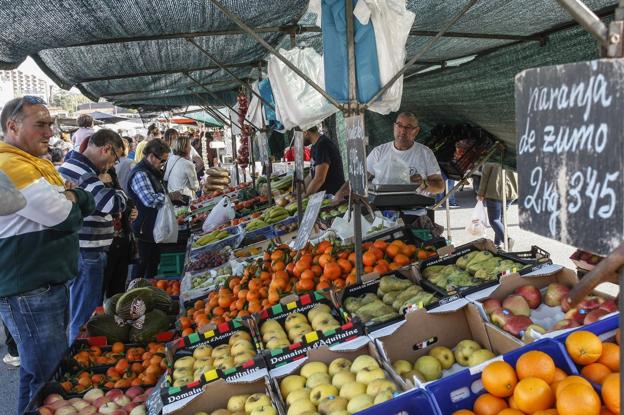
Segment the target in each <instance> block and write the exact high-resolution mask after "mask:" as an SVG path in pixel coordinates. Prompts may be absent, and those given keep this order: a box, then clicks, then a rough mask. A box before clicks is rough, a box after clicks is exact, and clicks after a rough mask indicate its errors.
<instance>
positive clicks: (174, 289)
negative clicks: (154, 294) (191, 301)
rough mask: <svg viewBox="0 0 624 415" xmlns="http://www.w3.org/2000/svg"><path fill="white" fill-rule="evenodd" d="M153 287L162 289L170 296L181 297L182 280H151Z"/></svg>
mask: <svg viewBox="0 0 624 415" xmlns="http://www.w3.org/2000/svg"><path fill="white" fill-rule="evenodd" d="M151 282H152V285H153V286H154V287H156V288H160V289H161V290H163V291H164V292H166V293H167V294H169V295H170V296H172V297H174V296H179V295H180V280H155V279H152V280H151Z"/></svg>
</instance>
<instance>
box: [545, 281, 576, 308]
mask: <svg viewBox="0 0 624 415" xmlns="http://www.w3.org/2000/svg"><path fill="white" fill-rule="evenodd" d="M569 292H570V289H569V288H568V287H566V286H565V285H563V284H558V283H556V282H553V283H551V284H548V288H546V294H544V304H546V305H547V306H550V307H557V306H559V305H561V299H562V298H563V296H564V295H567V294H568V293H569Z"/></svg>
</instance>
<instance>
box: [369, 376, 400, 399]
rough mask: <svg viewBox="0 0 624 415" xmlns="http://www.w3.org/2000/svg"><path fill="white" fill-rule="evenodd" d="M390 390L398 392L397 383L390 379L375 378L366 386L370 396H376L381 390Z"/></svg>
mask: <svg viewBox="0 0 624 415" xmlns="http://www.w3.org/2000/svg"><path fill="white" fill-rule="evenodd" d="M385 390H389V391H390V392H396V390H397V387H396V385H395V384H394V383H393V382H391V381H389V380H388V379H375V380H374V381H372V382H371V383H369V384H368V386H367V387H366V394H367V395H370V396H376V395H378V394H379V392H382V391H385Z"/></svg>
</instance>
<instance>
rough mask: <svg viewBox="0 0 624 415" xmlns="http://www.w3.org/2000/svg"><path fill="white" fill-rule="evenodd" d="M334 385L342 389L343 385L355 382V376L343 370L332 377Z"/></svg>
mask: <svg viewBox="0 0 624 415" xmlns="http://www.w3.org/2000/svg"><path fill="white" fill-rule="evenodd" d="M331 381H332V385H334V386H335V387H337V388H338V389H340V388H342V386H343V385H345V384H347V383H349V382H355V375H354V374H353V373H351V372H350V371H349V370H348V369H347V370H341V371H340V372H338V373H336V374H334V376H332V380H331Z"/></svg>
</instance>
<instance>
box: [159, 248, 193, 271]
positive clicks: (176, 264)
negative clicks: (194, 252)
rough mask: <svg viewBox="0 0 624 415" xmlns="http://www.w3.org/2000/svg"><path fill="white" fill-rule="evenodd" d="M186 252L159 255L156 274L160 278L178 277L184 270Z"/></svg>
mask: <svg viewBox="0 0 624 415" xmlns="http://www.w3.org/2000/svg"><path fill="white" fill-rule="evenodd" d="M185 258H186V252H171V253H162V254H160V264H159V265H158V274H159V275H162V276H179V275H180V274H181V273H182V271H183V270H184V260H185Z"/></svg>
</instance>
